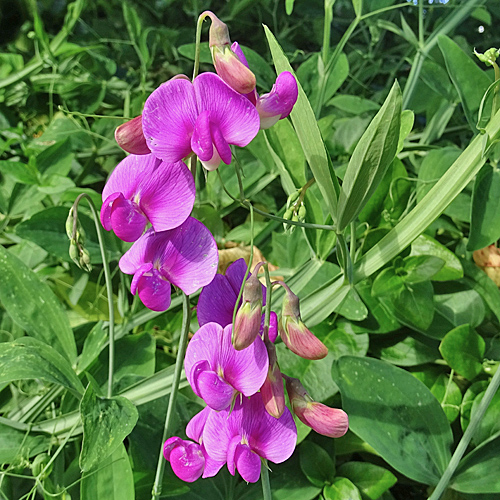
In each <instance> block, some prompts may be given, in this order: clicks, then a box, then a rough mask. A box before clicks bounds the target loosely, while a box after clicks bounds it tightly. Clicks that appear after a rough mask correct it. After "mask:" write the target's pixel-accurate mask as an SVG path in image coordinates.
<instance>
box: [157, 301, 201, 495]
mask: <svg viewBox="0 0 500 500" xmlns="http://www.w3.org/2000/svg"><path fill="white" fill-rule="evenodd" d="M182 297H183V307H182V331H181V337H180V339H179V349H178V351H177V359H176V360H175V371H174V380H173V382H172V392H171V393H170V397H169V399H168V408H167V416H166V417H165V426H164V427H163V438H162V440H161V446H160V456H159V457H158V466H157V468H156V477H155V482H154V485H153V491H152V492H151V494H152V497H151V500H158V499H159V498H160V494H161V486H162V481H163V473H164V471H165V458H164V457H163V443H164V442H165V441H166V440H167V438H168V436H169V433H170V424H171V421H172V415H173V413H174V408H175V403H176V401H177V394H178V392H179V382H180V380H181V373H182V367H183V366H184V355H185V353H186V347H187V340H188V334H189V326H190V323H191V308H190V305H189V295H186V294H185V293H183V294H182Z"/></svg>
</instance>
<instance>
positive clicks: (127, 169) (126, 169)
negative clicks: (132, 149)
mask: <svg viewBox="0 0 500 500" xmlns="http://www.w3.org/2000/svg"><path fill="white" fill-rule="evenodd" d="M157 161H158V160H157V159H156V158H155V157H154V156H153V155H151V154H149V155H129V156H127V157H126V158H125V159H124V160H122V161H121V162H120V163H118V165H117V166H116V167H115V169H114V170H113V172H112V173H111V175H110V176H109V179H108V181H107V182H106V185H105V186H104V189H103V190H102V199H103V200H105V199H106V198H107V197H108V196H110V195H112V194H113V193H122V194H123V196H124V198H126V199H128V200H129V199H131V198H132V197H133V195H134V193H136V192H137V184H138V183H139V179H140V178H141V174H142V173H143V172H147V171H149V170H150V169H151V167H152V164H155V163H156V162H157Z"/></svg>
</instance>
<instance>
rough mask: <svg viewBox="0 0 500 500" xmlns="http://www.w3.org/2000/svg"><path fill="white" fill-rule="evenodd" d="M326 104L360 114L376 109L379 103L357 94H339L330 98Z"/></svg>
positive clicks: (353, 113) (378, 107)
mask: <svg viewBox="0 0 500 500" xmlns="http://www.w3.org/2000/svg"><path fill="white" fill-rule="evenodd" d="M328 106H335V107H336V108H337V109H340V110H341V111H344V112H345V113H350V114H352V115H362V114H363V113H368V112H370V111H378V110H379V109H380V105H379V104H377V103H376V102H374V101H370V100H369V99H363V98H362V97H359V96H357V95H348V94H339V95H336V96H335V97H333V98H332V99H330V101H329V102H328Z"/></svg>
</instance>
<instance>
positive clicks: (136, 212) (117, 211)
mask: <svg viewBox="0 0 500 500" xmlns="http://www.w3.org/2000/svg"><path fill="white" fill-rule="evenodd" d="M110 221H111V227H112V228H113V231H114V232H115V234H116V236H118V238H120V239H121V240H123V241H135V240H137V239H138V238H139V237H140V236H141V234H142V233H143V232H144V229H146V225H147V223H148V220H147V218H146V216H145V215H144V214H143V213H142V211H141V210H140V209H139V206H138V205H137V203H134V202H133V201H130V200H126V199H125V198H124V197H123V196H119V197H118V198H116V199H115V200H114V201H113V204H112V206H111V217H110Z"/></svg>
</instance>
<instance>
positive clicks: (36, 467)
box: [31, 453, 52, 481]
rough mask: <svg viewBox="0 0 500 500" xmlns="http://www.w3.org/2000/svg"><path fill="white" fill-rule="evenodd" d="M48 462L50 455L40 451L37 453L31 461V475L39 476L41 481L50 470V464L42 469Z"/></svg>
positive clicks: (48, 474)
mask: <svg viewBox="0 0 500 500" xmlns="http://www.w3.org/2000/svg"><path fill="white" fill-rule="evenodd" d="M49 462H50V456H49V455H48V454H47V453H40V455H37V456H36V457H35V459H34V460H33V462H32V463H31V471H32V472H33V476H34V477H38V476H40V477H39V479H40V480H41V481H43V480H44V479H45V478H47V477H48V476H50V473H51V472H52V464H51V465H50V467H49V468H48V469H47V470H45V471H44V469H45V467H47V465H48V463H49ZM42 473H43V474H42Z"/></svg>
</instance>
